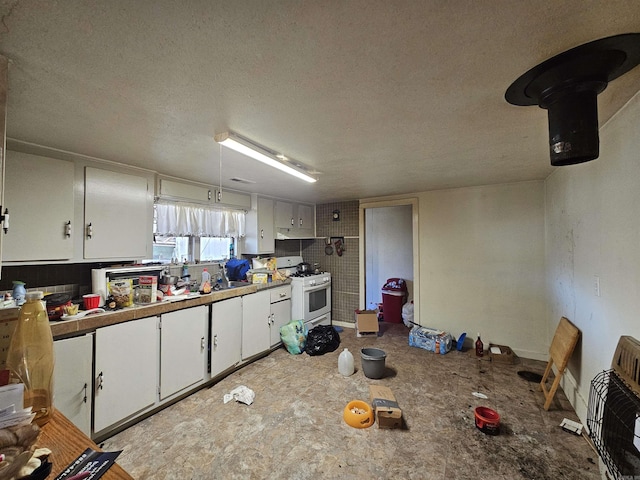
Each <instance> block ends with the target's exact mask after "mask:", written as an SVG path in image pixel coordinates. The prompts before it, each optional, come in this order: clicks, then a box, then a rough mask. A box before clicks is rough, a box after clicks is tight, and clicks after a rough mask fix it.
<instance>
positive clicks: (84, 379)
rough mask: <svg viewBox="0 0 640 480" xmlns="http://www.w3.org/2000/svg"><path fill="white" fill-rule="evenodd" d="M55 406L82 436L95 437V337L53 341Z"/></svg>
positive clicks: (84, 336) (88, 336)
mask: <svg viewBox="0 0 640 480" xmlns="http://www.w3.org/2000/svg"><path fill="white" fill-rule="evenodd" d="M53 348H54V352H55V358H56V366H55V369H54V371H53V375H54V378H53V391H54V405H55V408H57V409H58V410H60V411H61V412H62V413H63V414H64V416H65V417H67V418H68V419H69V420H71V422H72V423H73V424H74V425H75V426H76V427H78V428H79V429H80V430H81V431H82V433H84V434H85V435H87V436H88V437H89V436H91V400H92V397H93V395H92V391H93V386H92V382H91V367H92V366H93V334H90V335H83V336H81V337H74V338H67V339H65V340H56V341H55V342H53Z"/></svg>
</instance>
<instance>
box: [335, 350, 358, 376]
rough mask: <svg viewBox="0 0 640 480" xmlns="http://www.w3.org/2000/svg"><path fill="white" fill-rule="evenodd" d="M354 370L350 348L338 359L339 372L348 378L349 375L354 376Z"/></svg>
mask: <svg viewBox="0 0 640 480" xmlns="http://www.w3.org/2000/svg"><path fill="white" fill-rule="evenodd" d="M354 370H355V369H354V366H353V355H351V352H350V351H349V349H348V348H345V349H344V350H343V351H342V353H340V356H339V357H338V371H339V372H340V373H341V374H342V375H344V376H345V377H348V376H349V375H353V372H354Z"/></svg>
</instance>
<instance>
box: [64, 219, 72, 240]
mask: <svg viewBox="0 0 640 480" xmlns="http://www.w3.org/2000/svg"><path fill="white" fill-rule="evenodd" d="M64 236H65V237H67V238H69V237H70V236H71V220H69V221H67V223H65V224H64Z"/></svg>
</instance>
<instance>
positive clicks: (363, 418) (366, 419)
mask: <svg viewBox="0 0 640 480" xmlns="http://www.w3.org/2000/svg"><path fill="white" fill-rule="evenodd" d="M355 408H357V409H359V410H363V411H364V413H354V412H352V409H355ZM342 416H343V418H344V421H345V422H346V423H347V425H350V426H352V427H353V428H367V427H370V426H371V425H373V422H374V419H373V410H372V409H371V407H370V406H369V404H368V403H367V402H363V401H362V400H352V401H350V402H349V403H347V406H346V407H344V412H343V414H342Z"/></svg>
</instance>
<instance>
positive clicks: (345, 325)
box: [331, 320, 356, 329]
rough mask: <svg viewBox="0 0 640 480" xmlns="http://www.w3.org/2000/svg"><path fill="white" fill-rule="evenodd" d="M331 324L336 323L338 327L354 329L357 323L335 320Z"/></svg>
mask: <svg viewBox="0 0 640 480" xmlns="http://www.w3.org/2000/svg"><path fill="white" fill-rule="evenodd" d="M331 325H335V326H336V327H343V328H352V329H355V328H356V324H355V323H353V322H336V321H335V320H334V321H332V322H331Z"/></svg>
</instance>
